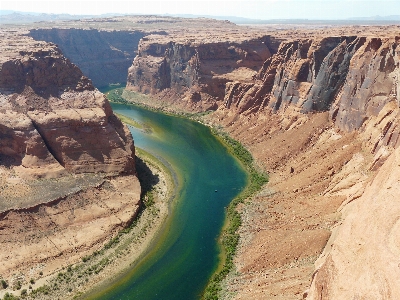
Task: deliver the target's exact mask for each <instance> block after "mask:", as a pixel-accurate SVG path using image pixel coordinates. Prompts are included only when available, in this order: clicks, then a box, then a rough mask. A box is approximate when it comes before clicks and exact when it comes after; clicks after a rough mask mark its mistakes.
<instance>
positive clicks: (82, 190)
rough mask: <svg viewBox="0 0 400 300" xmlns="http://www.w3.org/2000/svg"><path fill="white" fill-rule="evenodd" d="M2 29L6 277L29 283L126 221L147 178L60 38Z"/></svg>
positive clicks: (0, 157) (126, 135)
mask: <svg viewBox="0 0 400 300" xmlns="http://www.w3.org/2000/svg"><path fill="white" fill-rule="evenodd" d="M0 35H1V42H0V47H1V56H0V223H1V225H0V240H1V241H0V243H1V245H2V247H1V249H0V257H1V260H2V262H3V263H2V264H1V266H0V273H1V275H2V279H4V280H7V281H8V282H9V283H12V282H13V281H14V279H15V276H17V277H18V278H19V279H18V280H20V281H21V282H22V283H23V284H24V283H27V281H28V280H29V278H33V277H35V278H38V277H39V273H40V272H41V273H43V274H44V275H48V274H51V273H53V272H55V271H56V270H58V269H60V268H61V267H63V266H66V265H67V264H71V263H74V262H77V261H79V260H80V258H81V257H82V256H84V255H86V254H88V253H90V252H92V251H93V250H95V249H98V248H99V247H101V246H102V245H103V244H104V243H105V242H106V241H107V240H108V239H109V238H110V236H113V235H114V234H116V233H117V231H118V230H119V229H122V228H123V227H124V226H126V225H127V224H128V223H129V222H130V221H131V220H132V219H133V218H134V217H135V216H136V215H137V213H138V210H139V208H140V205H141V204H140V184H139V181H138V179H137V177H136V171H135V152H134V145H133V138H132V136H131V134H130V132H129V130H128V129H127V127H126V126H125V125H123V124H122V123H121V121H120V120H119V119H117V117H116V116H115V115H114V114H113V112H112V110H111V107H110V105H109V103H108V101H107V99H106V98H105V96H104V95H103V94H102V93H100V92H99V91H98V90H96V89H95V88H94V87H93V85H92V83H91V81H90V80H89V79H88V78H87V77H85V76H84V75H83V74H82V72H81V71H80V70H79V68H77V67H76V66H75V65H73V64H72V63H71V62H70V61H69V60H68V59H66V58H65V57H64V56H63V55H62V54H61V52H60V50H59V49H58V48H57V47H56V46H55V45H54V44H49V43H45V42H36V41H34V40H33V39H31V38H29V37H26V36H23V35H20V34H18V33H16V32H15V31H2V32H1V33H0ZM15 274H17V275H15ZM15 280H16V279H15ZM11 287H12V285H11ZM2 292H4V291H2Z"/></svg>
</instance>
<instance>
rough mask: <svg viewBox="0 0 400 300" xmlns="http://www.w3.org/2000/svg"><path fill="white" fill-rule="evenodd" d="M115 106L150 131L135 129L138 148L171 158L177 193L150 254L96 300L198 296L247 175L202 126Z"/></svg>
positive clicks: (213, 265)
mask: <svg viewBox="0 0 400 300" xmlns="http://www.w3.org/2000/svg"><path fill="white" fill-rule="evenodd" d="M112 108H113V110H114V111H115V112H117V113H119V114H122V115H125V116H127V117H129V118H132V119H134V120H135V121H137V122H139V123H142V124H145V126H146V127H149V128H151V130H146V131H144V130H140V129H138V128H135V127H130V130H131V132H132V135H133V138H134V140H135V146H136V147H139V148H142V149H144V150H145V151H147V152H149V153H151V154H153V155H154V156H156V157H158V158H160V159H161V160H162V161H167V162H168V163H169V165H170V166H171V167H172V169H173V172H174V173H175V174H176V178H177V181H178V189H177V194H176V199H174V200H173V205H172V206H171V209H170V212H169V215H168V218H167V221H166V224H165V225H164V227H163V229H162V230H161V231H160V234H159V236H157V237H156V240H155V242H154V243H153V245H152V247H151V249H150V250H149V251H148V252H147V254H146V255H145V256H144V257H143V258H142V259H141V261H140V262H139V263H138V264H137V265H135V266H134V267H133V268H132V269H131V270H129V271H128V272H127V273H126V274H123V276H121V277H120V278H117V279H115V280H112V281H111V282H110V284H109V285H108V286H107V287H106V288H105V289H104V290H102V291H100V292H99V295H97V296H95V298H93V299H113V300H117V299H143V300H152V299H174V300H179V299H188V300H190V299H199V298H201V295H202V292H203V291H204V288H205V286H206V284H207V282H208V280H209V279H210V276H211V275H212V273H213V272H214V271H215V270H216V268H217V266H218V263H219V259H220V258H219V254H220V251H219V247H218V235H219V233H220V231H221V228H222V226H223V222H224V217H225V207H226V206H227V205H228V204H229V202H230V201H231V200H232V199H233V198H234V197H235V196H236V195H238V194H239V193H240V191H241V190H242V189H243V188H244V187H245V185H246V182H247V175H246V173H245V171H244V170H243V169H242V168H241V166H240V164H239V163H238V161H237V160H236V159H235V158H234V157H233V156H232V155H230V154H229V153H228V151H227V149H226V148H225V147H224V146H223V145H222V144H221V143H220V142H219V140H218V139H216V138H215V137H214V136H213V135H212V134H211V131H210V129H209V128H208V127H206V126H204V125H202V124H200V123H197V122H193V121H191V120H188V119H185V118H180V117H174V116H170V115H165V114H162V113H157V112H153V111H150V110H146V109H144V108H141V107H137V106H133V105H124V104H112ZM150 131H151V132H150Z"/></svg>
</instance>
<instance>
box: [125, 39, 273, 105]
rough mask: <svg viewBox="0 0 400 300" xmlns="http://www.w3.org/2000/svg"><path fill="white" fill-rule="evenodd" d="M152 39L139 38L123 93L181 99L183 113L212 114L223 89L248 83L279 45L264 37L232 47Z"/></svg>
mask: <svg viewBox="0 0 400 300" xmlns="http://www.w3.org/2000/svg"><path fill="white" fill-rule="evenodd" d="M158 39H159V37H157V36H150V37H146V38H143V39H142V40H141V41H140V43H139V50H138V55H137V56H136V57H135V60H134V61H133V64H132V66H131V67H130V68H129V71H128V80H127V89H130V90H133V91H138V92H141V93H145V94H152V95H155V94H160V93H161V95H162V98H163V100H165V99H166V98H171V102H174V101H175V102H176V101H179V99H182V98H184V100H183V102H185V103H183V105H185V106H186V107H187V108H188V109H195V110H210V109H211V110H215V109H216V108H217V107H218V105H219V103H220V102H221V101H222V99H223V98H224V94H225V85H226V84H227V82H231V81H234V80H241V81H242V82H243V81H246V80H249V81H251V78H252V76H253V75H254V74H255V73H256V71H257V70H258V69H259V66H260V65H261V63H262V62H263V61H265V60H266V59H268V58H269V57H271V53H274V52H276V48H277V45H278V44H279V43H278V42H277V41H276V40H275V39H272V38H271V37H270V36H262V37H259V38H253V39H249V40H247V39H243V37H238V41H236V42H235V41H224V40H223V38H222V39H221V40H220V41H215V42H212V41H203V42H199V37H196V36H195V37H194V38H193V39H187V40H186V41H180V40H178V41H176V40H175V39H174V38H173V37H171V38H170V39H169V40H168V39H167V38H165V37H164V38H163V39H162V42H156V41H157V40H158Z"/></svg>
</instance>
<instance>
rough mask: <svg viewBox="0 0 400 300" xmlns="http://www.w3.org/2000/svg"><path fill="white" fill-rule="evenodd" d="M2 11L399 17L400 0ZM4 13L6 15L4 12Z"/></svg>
mask: <svg viewBox="0 0 400 300" xmlns="http://www.w3.org/2000/svg"><path fill="white" fill-rule="evenodd" d="M0 10H1V11H15V12H20V13H31V14H38V13H39V14H40V13H45V14H55V15H60V14H68V15H72V16H77V15H78V16H101V15H117V14H122V15H132V14H136V15H193V16H199V15H200V16H208V17H221V18H222V17H236V18H245V19H252V20H266V21H267V20H310V21H313V20H321V21H322V20H332V21H335V20H349V19H370V20H371V19H374V18H382V17H383V18H384V19H387V17H391V16H392V17H395V19H394V20H398V19H399V18H398V17H399V16H398V15H396V14H395V12H398V14H400V1H398V0H380V1H377V0H370V1H365V0H334V1H333V0H300V1H299V0H263V1H262V0H249V1H243V0H236V1H235V0H231V1H226V0H214V1H208V0H192V1H181V0H179V1H172V0H158V1H155V0H147V1H142V0H139V1H120V0H116V1H95V0H83V1H79V0H69V1H65V0H52V1H50V0H47V1H27V0H13V1H9V0H2V1H1V3H0ZM1 15H4V14H1Z"/></svg>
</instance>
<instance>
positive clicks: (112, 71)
mask: <svg viewBox="0 0 400 300" xmlns="http://www.w3.org/2000/svg"><path fill="white" fill-rule="evenodd" d="M29 35H30V36H31V37H33V38H34V39H35V40H39V41H47V42H52V43H55V44H57V45H58V47H60V49H61V51H62V52H63V54H64V55H65V56H66V57H68V58H69V59H70V60H71V61H72V62H73V63H74V64H76V65H77V66H78V67H79V68H80V69H81V70H82V72H83V74H85V76H87V77H89V78H90V79H91V80H92V81H93V83H94V84H95V85H96V86H97V87H102V86H107V85H109V84H111V83H124V82H126V78H127V70H128V68H129V66H130V65H131V64H132V60H133V59H134V57H135V55H136V51H137V46H138V43H139V40H140V39H141V38H142V37H143V36H144V33H143V32H141V31H134V30H132V31H130V30H97V29H77V28H68V29H62V28H52V29H44V28H39V29H32V30H31V31H30V33H29Z"/></svg>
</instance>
